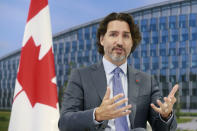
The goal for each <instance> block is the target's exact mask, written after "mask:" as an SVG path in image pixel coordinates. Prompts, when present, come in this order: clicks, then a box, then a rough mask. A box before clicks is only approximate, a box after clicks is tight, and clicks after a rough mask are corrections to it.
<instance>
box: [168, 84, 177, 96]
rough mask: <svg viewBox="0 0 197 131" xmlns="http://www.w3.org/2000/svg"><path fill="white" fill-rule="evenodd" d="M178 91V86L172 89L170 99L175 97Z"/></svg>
mask: <svg viewBox="0 0 197 131" xmlns="http://www.w3.org/2000/svg"><path fill="white" fill-rule="evenodd" d="M178 89H179V85H178V84H176V85H175V86H174V87H173V88H172V90H171V92H170V94H169V95H168V97H173V96H174V95H175V93H176V92H177V90H178Z"/></svg>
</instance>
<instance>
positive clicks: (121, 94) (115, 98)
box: [110, 93, 124, 103]
mask: <svg viewBox="0 0 197 131" xmlns="http://www.w3.org/2000/svg"><path fill="white" fill-rule="evenodd" d="M123 96H124V94H123V93H120V94H118V95H116V96H114V97H113V98H111V99H110V101H111V103H115V102H116V101H117V100H119V99H120V98H122V97H123Z"/></svg>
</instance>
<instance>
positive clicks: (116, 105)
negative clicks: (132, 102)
mask: <svg viewBox="0 0 197 131" xmlns="http://www.w3.org/2000/svg"><path fill="white" fill-rule="evenodd" d="M127 101H128V98H125V99H122V100H120V101H118V102H116V103H114V104H113V105H112V108H114V109H115V108H117V107H119V106H120V105H122V104H124V103H125V102H127Z"/></svg>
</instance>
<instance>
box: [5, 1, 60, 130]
mask: <svg viewBox="0 0 197 131" xmlns="http://www.w3.org/2000/svg"><path fill="white" fill-rule="evenodd" d="M58 119H59V105H58V98H57V88H56V75H55V65H54V56H53V50H52V33H51V24H50V15H49V6H48V0H31V3H30V8H29V14H28V18H27V23H26V27H25V32H24V38H23V44H22V49H21V58H20V64H19V68H18V73H17V79H16V85H15V92H14V99H13V105H12V111H11V117H10V123H9V131H56V130H58Z"/></svg>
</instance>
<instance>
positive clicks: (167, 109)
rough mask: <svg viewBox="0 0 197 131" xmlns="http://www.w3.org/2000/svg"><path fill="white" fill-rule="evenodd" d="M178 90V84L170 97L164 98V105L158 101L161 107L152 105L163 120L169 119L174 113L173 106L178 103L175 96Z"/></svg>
mask: <svg viewBox="0 0 197 131" xmlns="http://www.w3.org/2000/svg"><path fill="white" fill-rule="evenodd" d="M178 88H179V86H178V84H177V85H175V86H174V87H173V89H172V90H171V92H170V94H169V95H168V97H164V101H165V102H164V103H162V102H161V101H160V100H157V104H158V105H159V108H158V107H156V106H155V105H154V104H151V107H152V108H153V109H154V110H155V111H156V112H158V113H160V115H161V116H162V117H163V118H168V116H169V115H170V113H171V112H172V109H173V105H174V103H175V102H176V98H175V97H174V95H175V93H176V92H177V90H178Z"/></svg>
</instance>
